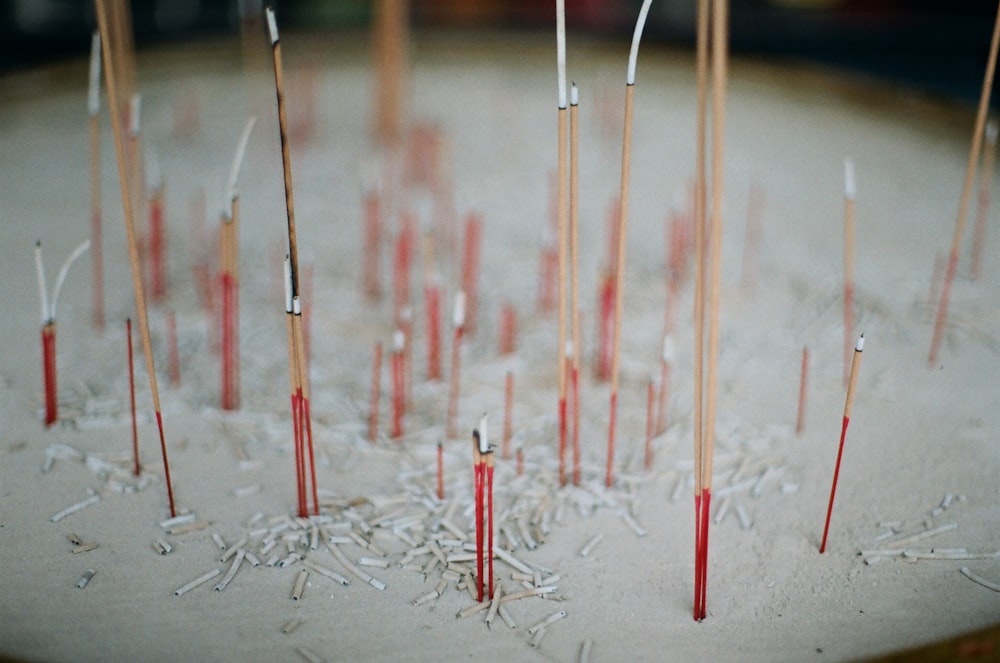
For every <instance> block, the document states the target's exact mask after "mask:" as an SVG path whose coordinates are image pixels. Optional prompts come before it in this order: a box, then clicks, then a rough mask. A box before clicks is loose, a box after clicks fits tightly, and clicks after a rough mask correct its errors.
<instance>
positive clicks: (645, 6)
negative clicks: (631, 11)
mask: <svg viewBox="0 0 1000 663" xmlns="http://www.w3.org/2000/svg"><path fill="white" fill-rule="evenodd" d="M650 4H652V0H643V2H642V7H641V8H640V9H639V18H638V19H637V20H636V22H635V32H634V33H632V48H631V49H629V52H628V71H627V73H626V76H625V84H626V85H635V66H636V61H637V60H638V59H639V41H640V40H641V39H642V30H643V28H645V27H646V15H647V14H649V5H650Z"/></svg>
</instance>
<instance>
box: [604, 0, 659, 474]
mask: <svg viewBox="0 0 1000 663" xmlns="http://www.w3.org/2000/svg"><path fill="white" fill-rule="evenodd" d="M650 4H651V0H643V3H642V7H640V9H639V18H638V20H637V21H636V24H635V32H634V33H633V34H632V48H631V50H630V51H629V57H628V69H627V71H626V77H625V128H624V132H623V135H622V169H621V187H620V193H619V199H618V230H617V235H618V250H617V253H616V260H615V314H614V315H615V317H614V320H615V324H614V335H613V337H612V338H613V341H612V344H611V416H610V419H609V423H608V462H607V470H606V473H605V477H604V485H605V486H606V487H608V488H610V487H611V486H612V484H613V479H614V473H613V470H614V458H615V423H616V418H617V413H618V381H619V375H618V373H619V363H620V361H621V328H622V304H623V299H624V295H625V244H626V241H625V240H626V236H627V232H626V231H627V229H628V194H629V172H630V167H631V161H632V96H633V93H634V91H635V69H636V60H637V59H638V56H639V41H640V40H641V39H642V30H643V28H644V27H645V25H646V15H647V14H648V13H649V5H650Z"/></svg>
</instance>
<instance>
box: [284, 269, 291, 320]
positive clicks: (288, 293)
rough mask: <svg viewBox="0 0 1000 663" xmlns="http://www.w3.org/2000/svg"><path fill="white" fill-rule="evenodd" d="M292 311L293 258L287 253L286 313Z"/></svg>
mask: <svg viewBox="0 0 1000 663" xmlns="http://www.w3.org/2000/svg"><path fill="white" fill-rule="evenodd" d="M291 312H292V260H291V258H289V257H288V255H285V313H291Z"/></svg>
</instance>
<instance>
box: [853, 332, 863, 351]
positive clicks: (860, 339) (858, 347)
mask: <svg viewBox="0 0 1000 663" xmlns="http://www.w3.org/2000/svg"><path fill="white" fill-rule="evenodd" d="M854 349H855V351H857V352H861V351H862V350H864V349H865V335H864V334H862V335H861V336H858V344H857V345H855V346H854Z"/></svg>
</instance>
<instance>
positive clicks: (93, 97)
mask: <svg viewBox="0 0 1000 663" xmlns="http://www.w3.org/2000/svg"><path fill="white" fill-rule="evenodd" d="M100 110H101V33H100V32H98V31H97V30H94V33H93V34H92V35H91V37H90V85H89V86H88V88H87V112H88V113H90V115H91V116H94V115H97V114H98V113H99V112H100Z"/></svg>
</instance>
